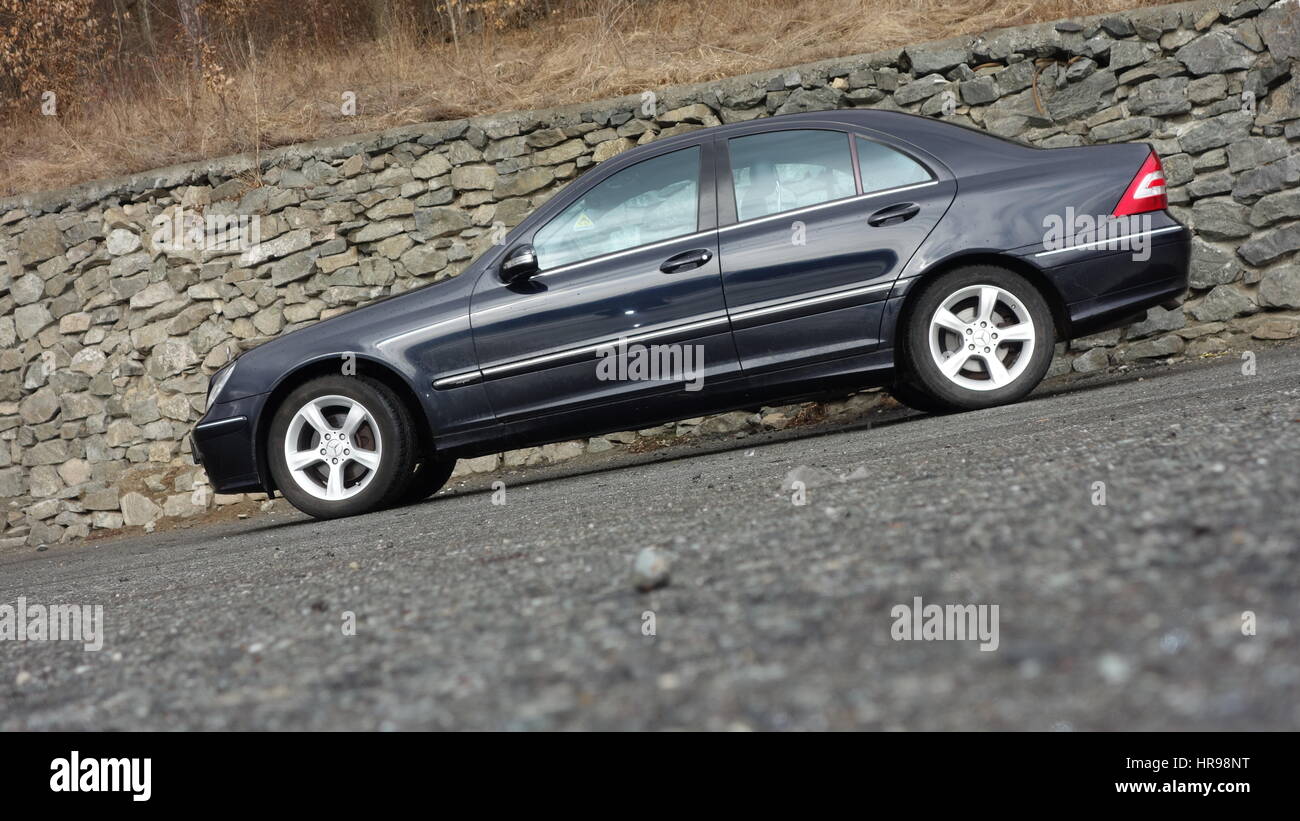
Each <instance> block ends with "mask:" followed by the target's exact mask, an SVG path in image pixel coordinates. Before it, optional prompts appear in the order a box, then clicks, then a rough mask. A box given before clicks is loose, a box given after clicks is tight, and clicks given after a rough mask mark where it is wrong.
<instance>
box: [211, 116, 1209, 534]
mask: <svg viewBox="0 0 1300 821" xmlns="http://www.w3.org/2000/svg"><path fill="white" fill-rule="evenodd" d="M1189 243H1190V236H1189V232H1188V231H1187V229H1186V228H1185V227H1184V226H1182V225H1181V224H1180V223H1179V222H1177V221H1176V220H1175V219H1174V218H1173V217H1172V216H1170V214H1169V213H1168V211H1167V202H1166V196H1165V187H1164V177H1163V170H1162V169H1161V166H1160V161H1159V159H1158V157H1157V156H1156V154H1155V153H1154V152H1153V151H1152V150H1151V148H1150V147H1149V146H1147V145H1143V144H1113V145H1097V146H1080V147H1069V148H1054V149H1041V148H1034V147H1031V146H1028V145H1024V144H1021V143H1018V142H1015V141H1010V140H1005V139H1001V138H998V137H994V136H992V135H989V134H985V133H983V132H979V131H976V130H973V129H969V128H966V127H962V126H958V125H954V124H950V123H945V122H942V121H939V120H934V119H930V118H923V117H916V116H912V115H908V114H902V113H897V112H889V111H870V110H846V111H831V112H819V113H810V114H797V115H791V116H781V117H773V118H769V119H764V120H760V121H754V122H748V123H739V124H733V125H724V126H719V127H714V128H707V129H700V130H697V131H693V132H690V133H687V134H681V135H678V136H674V137H671V138H666V139H662V140H659V141H655V142H650V143H647V144H645V145H642V146H639V147H637V148H634V149H631V150H629V151H626V152H624V153H623V154H620V155H618V156H616V157H614V158H612V159H610V160H607V161H605V162H603V163H600V164H599V165H596V166H594V167H592V168H591V170H589V171H588V172H587V173H586V174H584V175H583V176H581V177H579V178H578V179H577V180H575V181H574V182H572V183H570V184H569V185H568V186H567V187H565V188H563V189H562V190H560V191H559V192H558V193H557V194H556V195H555V196H554V197H552V198H551V199H550V200H548V201H547V202H546V203H545V204H543V205H542V206H541V207H540V208H538V209H537V210H536V211H535V212H534V213H532V214H531V215H529V216H528V217H527V218H526V219H524V220H523V221H522V222H521V223H520V224H519V225H518V226H517V227H515V228H514V229H513V230H512V231H511V232H510V233H509V234H508V235H507V236H506V237H505V238H504V242H501V243H500V244H497V245H494V246H492V247H491V248H489V249H488V250H487V251H486V252H485V253H483V255H482V256H481V257H480V258H478V259H477V260H476V261H475V262H474V263H472V264H471V265H470V266H469V267H468V268H467V269H466V270H465V271H464V272H462V273H461V274H460V275H459V276H456V277H453V278H450V279H447V280H444V281H441V282H437V283H434V284H431V285H428V286H426V287H423V288H420V289H417V290H413V291H409V292H406V293H402V294H400V295H397V296H394V297H390V298H388V299H384V300H381V301H379V302H376V303H373V304H370V305H367V306H364V307H361V308H358V309H356V310H354V311H352V312H350V313H347V314H344V315H341V316H337V317H333V318H331V319H327V320H324V321H321V322H318V323H316V324H314V325H312V326H310V327H307V328H304V329H301V330H298V331H295V332H293V333H289V334H286V335H284V336H282V337H279V338H276V339H274V340H271V341H269V342H266V343H265V344H263V345H260V346H258V347H256V348H253V349H252V350H249V351H247V352H245V353H243V354H242V355H240V356H239V357H238V358H237V359H236V360H235V361H233V362H232V363H230V364H229V365H227V366H226V367H224V368H223V369H221V370H220V371H219V372H217V373H216V374H214V375H213V377H212V380H211V385H210V387H209V393H208V405H207V411H206V413H205V414H204V416H203V418H202V419H201V420H200V421H199V422H198V424H197V426H196V427H195V429H194V432H193V438H192V446H193V452H194V454H195V457H196V459H197V460H198V461H200V462H201V464H202V465H203V466H204V468H205V469H206V471H207V473H208V476H209V477H210V479H211V481H212V484H213V486H214V487H215V488H216V490H218V491H220V492H223V493H235V492H250V491H256V492H266V493H275V492H277V491H278V492H279V493H281V494H283V495H284V496H285V498H287V499H288V500H289V501H290V502H291V503H292V504H293V505H295V506H296V507H298V508H299V509H300V510H302V511H304V512H306V513H308V514H310V515H312V516H316V517H322V518H329V517H337V516H347V515H353V514H357V513H362V512H365V511H369V510H374V509H377V508H381V507H386V506H391V505H395V504H400V503H404V502H410V501H414V500H419V499H423V498H425V497H427V496H429V495H431V494H432V493H434V492H436V491H437V490H438V489H439V488H440V487H441V486H442V485H443V484H444V483H445V482H446V481H447V479H448V478H449V476H450V474H451V471H452V468H453V466H454V464H455V461H456V460H457V459H459V458H465V457H474V456H480V455H486V454H491V453H497V452H501V451H504V450H508V449H513V448H520V447H525V446H532V445H539V444H544V443H549V442H558V441H565V440H569V439H574V438H579V437H587V436H595V435H599V434H602V433H607V432H613V431H620V430H631V429H640V428H647V427H650V426H653V425H657V424H660V423H664V422H667V421H670V420H677V419H684V418H689V417H696V416H701V415H703V414H708V413H715V412H722V411H726V410H732V409H742V408H755V407H760V406H762V405H771V404H777V403H786V402H793V401H798V400H802V399H806V398H815V397H825V396H830V395H835V394H840V395H843V394H845V393H849V392H852V391H855V390H860V389H863V388H865V387H873V386H874V387H879V386H884V387H887V388H888V389H889V390H890V391H891V392H892V393H893V394H894V396H896V397H897V398H898V399H899V400H900V401H902V402H904V403H906V404H908V405H910V406H912V407H915V408H917V409H920V410H923V411H927V412H951V411H960V410H969V409H976V408H985V407H989V406H993V405H998V404H1002V403H1007V402H1014V401H1017V400H1019V399H1022V398H1023V397H1025V396H1026V395H1027V394H1028V393H1029V392H1030V391H1031V390H1032V389H1033V388H1034V387H1035V386H1036V385H1037V384H1038V383H1039V382H1040V380H1042V378H1043V376H1044V374H1045V373H1046V372H1047V370H1048V367H1049V364H1050V362H1051V358H1052V354H1053V346H1054V345H1055V344H1056V343H1057V342H1061V341H1064V340H1069V339H1072V338H1075V337H1079V336H1083V335H1087V334H1092V333H1095V332H1097V331H1100V330H1104V329H1108V328H1112V327H1116V326H1119V325H1122V324H1125V323H1127V322H1130V321H1133V320H1134V319H1135V318H1137V317H1140V316H1141V315H1142V312H1143V311H1144V310H1145V309H1146V308H1148V307H1150V306H1153V305H1158V304H1169V303H1172V302H1176V301H1177V300H1178V299H1179V298H1180V297H1181V295H1182V294H1183V292H1184V290H1185V289H1186V286H1187V271H1188V257H1189ZM362 250H363V251H364V250H365V249H364V246H363V248H362Z"/></svg>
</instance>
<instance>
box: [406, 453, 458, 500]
mask: <svg viewBox="0 0 1300 821" xmlns="http://www.w3.org/2000/svg"><path fill="white" fill-rule="evenodd" d="M455 469H456V460H455V459H428V458H426V459H424V460H423V461H421V462H420V464H418V465H416V466H415V471H414V473H412V474H411V476H410V478H409V479H407V480H406V487H405V488H404V489H403V490H402V495H401V497H400V498H399V499H398V501H397V503H398V504H399V505H411V504H415V503H416V502H422V501H424V500H425V499H427V498H429V497H430V496H432V495H433V494H435V493H437V492H438V491H439V490H441V489H442V486H443V485H445V484H447V480H448V479H450V478H451V472H452V471H453V470H455Z"/></svg>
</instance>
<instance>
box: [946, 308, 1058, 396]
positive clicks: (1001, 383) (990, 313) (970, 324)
mask: <svg viewBox="0 0 1300 821" xmlns="http://www.w3.org/2000/svg"><path fill="white" fill-rule="evenodd" d="M1035 337H1036V335H1035V332H1034V322H1033V318H1032V317H1031V316H1030V313H1029V310H1028V309H1027V308H1026V307H1025V305H1024V303H1023V302H1021V301H1020V300H1019V299H1018V298H1016V296H1015V294H1012V293H1011V292H1010V291H1007V290H1006V289H1004V288H999V287H998V286H996V285H971V286H968V287H965V288H962V289H960V290H958V291H955V292H954V293H952V294H950V295H949V296H948V297H947V298H946V299H944V300H943V302H942V303H940V305H939V307H938V308H937V309H936V310H935V312H934V315H933V316H932V317H931V318H930V328H929V340H930V355H931V357H933V359H934V364H935V365H937V366H938V368H939V372H940V373H942V374H943V375H944V377H946V378H947V379H948V380H949V381H951V382H952V383H954V384H956V385H959V386H961V387H963V388H967V389H969V390H976V391H991V390H997V389H998V388H1004V387H1006V386H1007V385H1010V384H1011V383H1012V382H1014V381H1016V379H1017V378H1018V377H1019V376H1020V374H1021V373H1023V372H1024V370H1025V368H1026V367H1028V365H1029V362H1030V360H1031V359H1032V358H1033V353H1034V344H1035Z"/></svg>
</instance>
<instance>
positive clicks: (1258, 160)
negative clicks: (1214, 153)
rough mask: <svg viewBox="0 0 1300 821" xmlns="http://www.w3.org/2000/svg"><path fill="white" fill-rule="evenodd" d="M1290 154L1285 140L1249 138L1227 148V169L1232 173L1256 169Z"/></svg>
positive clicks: (1290, 150)
mask: <svg viewBox="0 0 1300 821" xmlns="http://www.w3.org/2000/svg"><path fill="white" fill-rule="evenodd" d="M1291 153H1292V149H1290V148H1288V147H1287V144H1286V140H1284V139H1281V138H1279V137H1272V138H1265V137H1251V138H1249V139H1245V140H1240V141H1238V142H1234V143H1232V144H1231V145H1229V146H1228V167H1229V168H1230V169H1232V171H1234V172H1241V171H1248V170H1250V169H1252V168H1258V167H1260V166H1262V165H1265V164H1267V163H1271V162H1273V161H1274V160H1281V159H1284V158H1286V157H1287V156H1288V155H1290V154H1291Z"/></svg>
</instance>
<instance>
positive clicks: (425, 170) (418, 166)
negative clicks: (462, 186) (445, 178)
mask: <svg viewBox="0 0 1300 821" xmlns="http://www.w3.org/2000/svg"><path fill="white" fill-rule="evenodd" d="M450 170H451V163H450V162H449V161H448V160H447V158H446V157H444V156H443V155H441V154H437V153H434V152H432V151H430V152H429V153H427V154H425V155H424V156H423V157H421V158H420V159H418V160H416V161H415V164H414V165H412V166H411V175H412V176H414V177H415V178H416V179H420V180H427V179H432V178H433V177H441V176H442V175H443V174H446V173H447V172H448V171H450Z"/></svg>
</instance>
